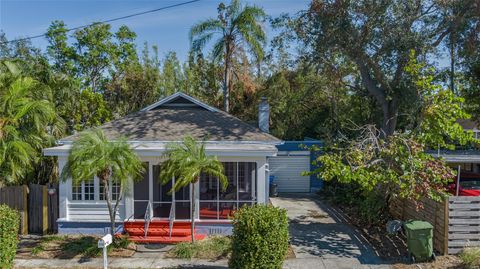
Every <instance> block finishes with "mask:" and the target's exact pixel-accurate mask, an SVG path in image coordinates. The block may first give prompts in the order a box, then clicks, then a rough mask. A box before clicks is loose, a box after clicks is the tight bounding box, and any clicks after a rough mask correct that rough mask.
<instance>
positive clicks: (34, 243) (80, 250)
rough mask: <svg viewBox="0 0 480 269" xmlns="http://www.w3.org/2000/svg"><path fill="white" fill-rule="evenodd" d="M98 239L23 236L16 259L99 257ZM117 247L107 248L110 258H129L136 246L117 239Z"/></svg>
mask: <svg viewBox="0 0 480 269" xmlns="http://www.w3.org/2000/svg"><path fill="white" fill-rule="evenodd" d="M98 239H99V238H98V237H94V236H59V235H47V236H25V237H22V238H21V239H20V243H19V246H18V249H17V255H16V257H17V258H20V259H33V258H35V259H73V258H92V257H99V256H101V253H102V251H101V249H99V248H98V247H97V242H98ZM117 240H118V241H117V242H119V243H118V245H116V246H112V247H110V248H109V250H108V251H109V256H111V257H131V256H133V254H135V249H136V245H135V244H134V243H131V242H128V241H126V239H117Z"/></svg>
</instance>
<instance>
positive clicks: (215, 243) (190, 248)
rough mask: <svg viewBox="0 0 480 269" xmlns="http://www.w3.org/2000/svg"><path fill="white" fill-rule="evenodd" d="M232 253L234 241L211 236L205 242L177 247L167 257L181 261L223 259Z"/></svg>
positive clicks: (188, 243) (183, 244)
mask: <svg viewBox="0 0 480 269" xmlns="http://www.w3.org/2000/svg"><path fill="white" fill-rule="evenodd" d="M231 251H232V240H231V239H230V237H228V236H211V237H207V238H206V239H204V240H200V241H195V243H191V242H183V243H179V244H177V245H175V246H174V247H173V248H172V249H171V250H170V251H169V252H168V253H167V256H168V257H171V258H180V259H191V258H197V259H223V258H227V257H228V256H229V255H230V253H231Z"/></svg>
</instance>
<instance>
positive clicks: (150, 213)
mask: <svg viewBox="0 0 480 269" xmlns="http://www.w3.org/2000/svg"><path fill="white" fill-rule="evenodd" d="M152 218H153V209H152V203H151V202H148V205H147V209H145V224H144V227H143V229H144V230H145V238H147V234H148V226H150V222H151V221H152Z"/></svg>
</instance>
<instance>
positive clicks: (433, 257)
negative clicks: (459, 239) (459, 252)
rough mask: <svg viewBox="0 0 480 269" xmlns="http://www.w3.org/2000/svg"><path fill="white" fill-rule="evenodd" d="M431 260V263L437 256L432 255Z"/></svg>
mask: <svg viewBox="0 0 480 269" xmlns="http://www.w3.org/2000/svg"><path fill="white" fill-rule="evenodd" d="M430 258H431V259H432V261H435V260H436V259H437V256H436V255H435V253H432V257H430Z"/></svg>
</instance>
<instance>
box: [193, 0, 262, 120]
mask: <svg viewBox="0 0 480 269" xmlns="http://www.w3.org/2000/svg"><path fill="white" fill-rule="evenodd" d="M265 17H266V14H265V12H264V11H263V9H262V8H259V7H256V6H248V5H246V6H242V5H241V4H240V1H239V0H232V2H231V3H230V5H229V6H225V4H223V3H221V4H220V5H219V6H218V18H217V19H213V18H211V19H207V20H205V21H202V22H200V23H198V24H195V25H194V26H193V27H192V28H191V29H190V43H191V45H192V49H193V50H195V51H200V50H201V49H202V48H203V47H204V46H205V45H206V44H207V43H208V42H209V41H210V40H211V39H212V38H213V37H214V36H215V35H219V36H220V37H219V38H218V39H217V40H216V41H215V43H214V45H213V57H214V58H215V59H220V58H222V57H223V60H224V73H223V106H224V110H225V111H226V112H228V110H229V100H228V99H229V92H230V88H231V85H230V84H231V78H232V65H233V58H234V56H235V55H236V54H239V53H242V52H243V48H242V45H243V44H245V45H247V47H248V49H249V50H250V51H251V53H252V54H253V55H254V56H255V57H256V59H257V61H260V60H261V59H262V58H263V54H264V52H263V46H264V45H265V42H266V35H265V32H264V31H263V29H262V26H261V24H260V21H261V20H263V19H264V18H265Z"/></svg>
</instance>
